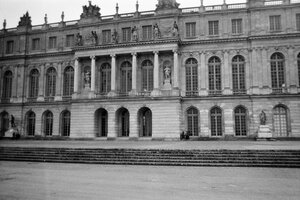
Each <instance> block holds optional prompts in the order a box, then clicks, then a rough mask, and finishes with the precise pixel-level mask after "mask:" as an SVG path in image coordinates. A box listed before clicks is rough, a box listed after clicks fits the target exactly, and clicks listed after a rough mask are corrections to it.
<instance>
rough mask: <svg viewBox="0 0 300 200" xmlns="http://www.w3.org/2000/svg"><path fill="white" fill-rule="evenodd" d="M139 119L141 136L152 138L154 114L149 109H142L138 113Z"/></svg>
mask: <svg viewBox="0 0 300 200" xmlns="http://www.w3.org/2000/svg"><path fill="white" fill-rule="evenodd" d="M138 119H139V136H140V137H151V136H152V112H151V110H150V109H149V108H146V107H144V108H141V109H140V110H139V112H138Z"/></svg>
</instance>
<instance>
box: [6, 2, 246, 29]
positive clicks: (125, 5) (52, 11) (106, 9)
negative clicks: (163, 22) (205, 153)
mask: <svg viewBox="0 0 300 200" xmlns="http://www.w3.org/2000/svg"><path fill="white" fill-rule="evenodd" d="M138 1H139V5H140V6H139V11H148V10H154V9H155V8H156V6H155V5H156V4H157V2H158V1H157V0H138ZM245 1H246V0H226V3H228V4H230V3H243V2H245ZM177 2H178V3H180V8H187V7H198V6H200V0H177ZM116 3H118V4H119V13H128V12H135V4H136V0H92V4H93V5H95V4H96V5H98V6H99V7H100V9H101V10H100V13H101V15H102V16H104V15H113V14H115V7H116ZM221 4H223V0H204V5H221ZM83 5H88V0H0V29H2V28H3V26H2V24H3V21H4V19H6V22H7V25H6V28H12V27H16V26H18V22H19V21H20V17H21V16H23V15H24V14H25V13H26V11H28V12H29V15H30V16H31V20H32V25H39V24H43V23H44V16H45V14H46V13H47V16H48V23H54V22H59V21H61V17H60V16H61V13H62V11H64V13H65V21H70V20H77V19H79V18H80V14H81V13H82V6H83Z"/></svg>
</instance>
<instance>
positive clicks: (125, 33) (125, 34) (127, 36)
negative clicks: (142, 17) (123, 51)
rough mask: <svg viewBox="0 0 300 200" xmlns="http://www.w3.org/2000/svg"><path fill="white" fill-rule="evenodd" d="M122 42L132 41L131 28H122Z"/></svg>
mask: <svg viewBox="0 0 300 200" xmlns="http://www.w3.org/2000/svg"><path fill="white" fill-rule="evenodd" d="M122 41H123V42H130V41H131V28H130V27H125V28H122Z"/></svg>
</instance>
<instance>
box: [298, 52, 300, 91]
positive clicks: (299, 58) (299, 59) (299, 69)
mask: <svg viewBox="0 0 300 200" xmlns="http://www.w3.org/2000/svg"><path fill="white" fill-rule="evenodd" d="M298 81H299V86H300V53H299V54H298Z"/></svg>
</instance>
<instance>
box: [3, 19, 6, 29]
mask: <svg viewBox="0 0 300 200" xmlns="http://www.w3.org/2000/svg"><path fill="white" fill-rule="evenodd" d="M5 29H6V19H4V21H3V30H5Z"/></svg>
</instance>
